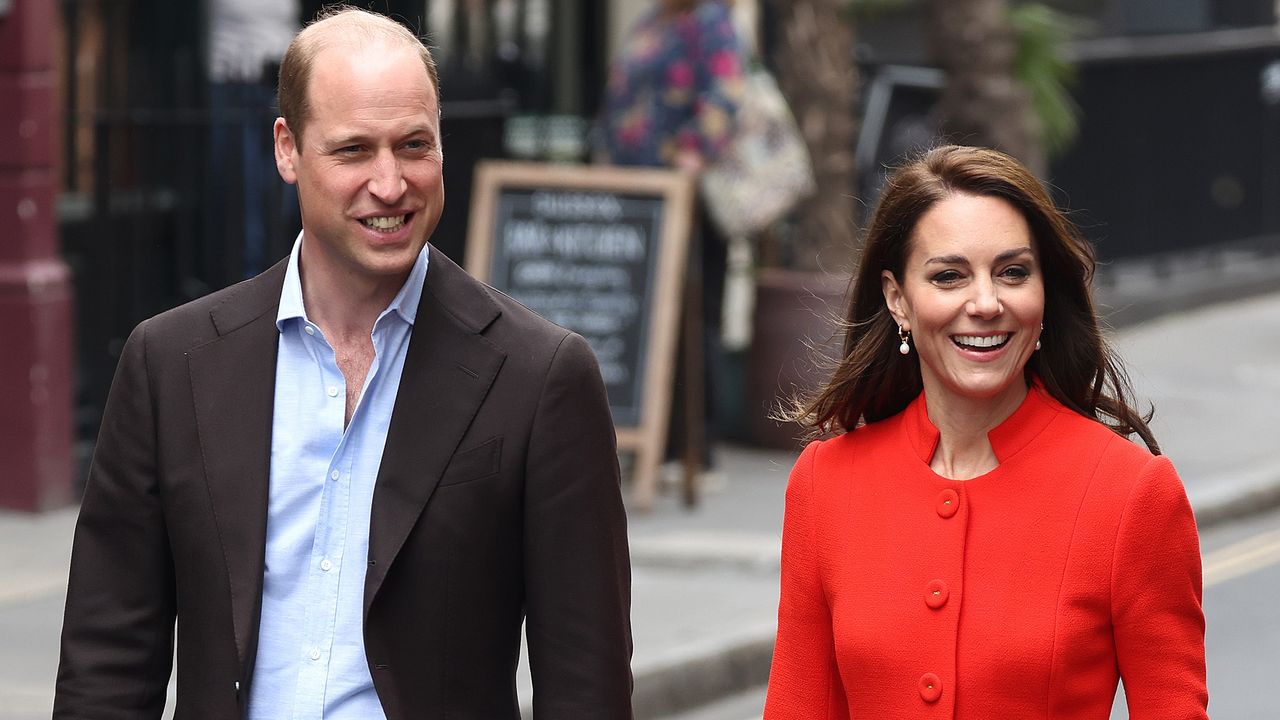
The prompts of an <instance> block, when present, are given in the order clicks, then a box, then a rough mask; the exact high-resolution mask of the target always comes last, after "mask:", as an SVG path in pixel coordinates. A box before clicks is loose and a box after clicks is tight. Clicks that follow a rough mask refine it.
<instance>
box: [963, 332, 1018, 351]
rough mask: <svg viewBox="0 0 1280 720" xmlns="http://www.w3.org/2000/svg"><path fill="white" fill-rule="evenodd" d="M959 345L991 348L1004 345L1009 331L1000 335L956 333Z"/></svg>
mask: <svg viewBox="0 0 1280 720" xmlns="http://www.w3.org/2000/svg"><path fill="white" fill-rule="evenodd" d="M952 339H953V340H955V342H956V344H957V345H965V346H968V347H980V348H989V347H997V346H999V345H1003V344H1004V343H1005V341H1006V340H1008V339H1009V333H1002V334H1000V335H985V336H978V335H956V336H955V337H954V338H952Z"/></svg>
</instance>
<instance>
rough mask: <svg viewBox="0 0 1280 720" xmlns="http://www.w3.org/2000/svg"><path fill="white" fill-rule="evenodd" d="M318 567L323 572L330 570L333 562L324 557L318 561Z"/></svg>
mask: <svg viewBox="0 0 1280 720" xmlns="http://www.w3.org/2000/svg"><path fill="white" fill-rule="evenodd" d="M320 569H321V570H323V571H325V572H329V571H330V570H332V569H333V563H331V562H329V559H328V558H325V559H324V560H321V561H320Z"/></svg>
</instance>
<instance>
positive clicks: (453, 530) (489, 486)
mask: <svg viewBox="0 0 1280 720" xmlns="http://www.w3.org/2000/svg"><path fill="white" fill-rule="evenodd" d="M430 253H431V256H430V266H429V269H428V272H427V279H426V283H425V286H424V289H423V293H422V301H421V304H420V306H419V309H418V314H417V320H416V323H415V325H414V328H413V335H412V339H411V340H410V344H409V349H408V354H407V356H406V360H405V366H404V374H403V377H402V379H401V384H400V389H399V392H398V395H397V398H396V401H395V407H394V410H393V414H392V418H391V423H390V427H389V429H388V431H387V440H386V447H385V450H384V453H383V458H382V465H381V469H380V471H379V473H378V477H377V480H376V485H375V490H374V496H373V510H372V514H371V518H370V532H369V557H368V563H369V567H368V572H367V577H366V581H365V590H364V608H365V622H364V641H365V650H366V654H367V656H368V659H369V669H370V673H371V674H372V676H373V681H374V686H375V688H376V690H377V693H378V697H379V699H380V700H381V702H382V705H383V708H384V710H385V711H386V715H387V717H388V718H390V719H391V720H420V719H422V718H515V717H518V707H517V700H516V691H515V669H516V665H517V661H518V658H519V653H520V630H521V621H522V620H524V619H525V618H526V615H527V625H528V628H527V633H528V645H529V658H530V668H531V671H532V676H533V681H534V689H535V692H534V708H535V713H536V715H537V717H539V718H571V719H580V718H592V719H593V720H594V719H597V718H629V717H630V716H631V704H630V700H631V698H630V694H631V673H630V654H631V636H630V622H629V611H630V569H629V563H628V553H627V540H626V519H625V515H624V511H623V506H622V502H621V497H620V491H619V478H618V463H617V455H616V450H615V445H614V432H613V425H612V423H611V421H610V415H609V408H608V402H607V399H606V396H605V392H604V387H603V384H602V383H601V380H600V375H599V371H598V368H597V365H596V361H595V358H594V356H593V355H592V353H591V351H590V349H589V348H588V346H587V344H586V343H585V341H583V339H582V338H581V337H579V336H577V335H574V334H572V333H570V332H568V331H566V330H564V329H563V328H559V327H557V326H555V325H552V324H551V323H549V322H547V321H545V320H543V319H541V318H539V317H538V316H536V315H534V314H533V313H532V312H530V311H529V310H527V309H525V308H524V307H522V306H521V305H520V304H519V303H516V302H515V301H513V300H511V299H510V298H508V297H506V296H504V295H502V294H501V293H498V292H497V291H495V290H493V289H491V288H488V287H486V286H484V285H482V284H481V283H479V282H477V281H476V280H474V279H472V278H471V277H470V276H468V275H467V274H466V273H465V272H463V271H462V270H461V269H460V268H458V267H457V266H456V265H454V264H453V263H452V262H451V261H449V259H448V258H446V257H445V256H444V255H442V254H441V253H439V252H438V251H436V250H435V248H431V249H430ZM284 275H285V263H284V262H281V263H280V264H277V265H276V266H275V267H273V268H271V269H270V270H268V271H266V272H265V273H263V274H262V275H260V276H258V277H256V278H253V279H251V280H247V281H245V282H243V283H240V284H238V285H235V286H232V287H230V288H227V289H225V290H222V291H220V292H217V293H214V294H212V295H210V296H208V297H205V298H202V299H200V300H196V301H194V302H192V303H189V304H187V305H184V306H182V307H180V308H177V309H175V310H171V311H169V312H166V313H164V314H162V315H159V316H157V317H155V318H152V319H150V320H148V321H146V322H144V323H142V324H141V325H139V326H138V328H137V329H136V330H134V332H133V334H132V335H131V336H130V338H129V341H128V342H127V344H126V345H125V348H124V352H123V355H122V357H121V359H120V363H119V366H118V368H117V371H116V378H115V381H114V383H113V385H112V389H111V393H110V397H109V399H108V401H107V405H106V412H105V415H104V418H103V423H102V429H101V433H100V435H99V438H98V445H97V450H96V452H95V455H94V459H93V464H92V469H91V471H90V475H89V480H88V485H87V486H86V490H85V496H84V501H83V505H82V508H81V512H80V519H79V523H78V525H77V528H76V537H75V543H74V550H73V556H72V564H71V577H70V586H69V590H68V595H67V607H66V614H65V618H64V626H63V635H62V658H61V664H60V667H59V671H58V685H57V698H56V701H55V709H54V717H55V718H66V719H70V718H86V719H87V718H94V719H95V720H97V719H103V718H105V719H113V718H120V719H124V718H128V719H129V720H134V719H136V718H158V717H160V715H161V711H162V707H163V705H164V701H165V691H166V686H167V684H168V682H169V678H170V674H171V665H172V660H171V659H172V657H173V653H174V646H173V643H174V621H175V618H176V621H177V665H178V668H177V708H176V711H177V713H176V714H177V717H178V718H237V717H241V716H242V713H243V711H244V707H245V701H246V699H247V697H248V692H249V687H250V685H251V683H252V682H253V677H252V672H253V667H254V657H255V651H256V646H257V637H258V619H259V610H260V605H261V599H262V579H263V557H264V548H265V539H266V527H267V494H268V470H269V467H270V452H271V426H272V412H273V391H274V385H275V371H276V347H277V339H278V331H277V329H276V324H275V320H276V312H277V307H278V305H279V300H280V290H281V286H282V284H283V280H284Z"/></svg>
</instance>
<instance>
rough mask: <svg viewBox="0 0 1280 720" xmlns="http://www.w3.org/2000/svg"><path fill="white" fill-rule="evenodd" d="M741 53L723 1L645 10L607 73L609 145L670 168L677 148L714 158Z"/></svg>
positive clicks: (620, 153) (727, 123)
mask: <svg viewBox="0 0 1280 720" xmlns="http://www.w3.org/2000/svg"><path fill="white" fill-rule="evenodd" d="M742 58H743V51H742V43H741V42H740V40H739V38H738V35H737V32H736V31H735V29H734V26H733V22H732V19H731V17H730V12H729V8H728V6H727V5H725V4H724V3H723V2H721V1H720V0H704V2H700V3H698V5H697V6H696V7H695V8H694V9H693V10H690V11H688V12H684V13H680V14H678V15H674V16H668V15H665V14H663V13H662V12H661V10H660V9H657V8H655V9H652V10H649V11H648V12H646V13H645V14H644V15H643V16H641V17H640V19H639V20H638V21H637V22H636V24H635V26H634V27H633V28H632V30H631V33H630V35H629V36H628V38H627V41H626V43H625V45H624V46H623V48H622V50H621V52H620V53H619V55H618V57H617V58H615V60H614V62H613V66H612V68H611V70H610V73H609V82H608V87H607V89H606V98H605V108H604V113H603V118H602V126H603V127H602V130H603V133H602V135H603V142H604V149H605V151H606V152H607V153H608V155H609V158H610V160H611V161H612V162H614V163H615V164H619V165H648V166H670V165H673V164H674V161H675V157H676V154H677V152H678V151H679V150H682V149H688V150H693V151H696V152H698V153H699V154H700V155H701V156H702V157H703V158H704V159H705V160H707V161H712V160H714V159H715V157H716V156H717V155H718V154H719V153H720V151H721V150H722V149H723V148H724V147H725V146H726V145H727V144H728V142H729V140H730V138H732V137H733V132H734V115H735V114H736V112H737V108H738V104H739V103H740V102H741V98H742V94H743V92H744V87H745V86H744V83H743V67H742V65H743V62H742Z"/></svg>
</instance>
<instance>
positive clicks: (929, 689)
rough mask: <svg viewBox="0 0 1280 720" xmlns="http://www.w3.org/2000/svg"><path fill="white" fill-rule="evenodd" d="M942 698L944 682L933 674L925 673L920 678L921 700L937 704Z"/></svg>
mask: <svg viewBox="0 0 1280 720" xmlns="http://www.w3.org/2000/svg"><path fill="white" fill-rule="evenodd" d="M940 697H942V680H941V679H940V678H939V677H938V676H937V675H934V674H933V673H925V674H924V676H923V677H921V678H920V699H921V700H924V701H925V702H927V703H936V702H938V698H940Z"/></svg>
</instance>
